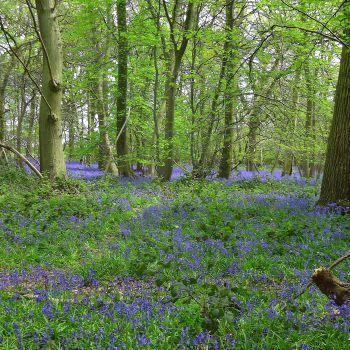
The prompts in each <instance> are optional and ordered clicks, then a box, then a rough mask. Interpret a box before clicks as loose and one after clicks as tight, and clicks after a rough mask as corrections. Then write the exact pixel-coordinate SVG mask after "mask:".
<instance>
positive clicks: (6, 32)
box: [0, 16, 52, 113]
mask: <svg viewBox="0 0 350 350" xmlns="http://www.w3.org/2000/svg"><path fill="white" fill-rule="evenodd" d="M0 29H1V30H2V32H3V33H4V36H5V40H6V42H7V45H8V46H9V49H10V51H11V52H12V54H13V55H14V56H15V57H16V58H17V60H18V61H19V62H20V64H21V65H22V66H23V68H24V70H25V71H26V72H27V74H28V77H29V79H30V80H31V81H32V83H33V84H34V85H35V87H36V88H37V90H38V92H39V94H40V96H41V97H42V98H43V100H44V102H45V103H46V105H47V107H48V108H49V110H50V113H52V108H51V105H50V103H49V101H48V100H47V98H46V97H45V95H44V93H43V92H42V91H41V88H40V86H39V84H38V83H37V82H36V81H35V79H34V78H33V76H32V73H30V71H29V69H28V67H27V66H26V64H25V63H24V62H23V60H22V59H21V57H20V56H19V55H18V53H17V51H16V50H15V49H14V48H13V47H12V45H11V43H10V40H9V38H10V39H11V40H12V41H13V42H14V44H15V46H16V48H17V47H18V46H17V43H16V41H15V40H14V39H13V37H12V36H11V34H10V33H9V32H8V31H7V30H6V29H5V26H4V23H3V21H2V18H1V16H0Z"/></svg>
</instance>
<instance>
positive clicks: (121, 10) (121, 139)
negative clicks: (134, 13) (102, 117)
mask: <svg viewBox="0 0 350 350" xmlns="http://www.w3.org/2000/svg"><path fill="white" fill-rule="evenodd" d="M117 15H118V96H117V130H118V133H117V153H118V158H119V159H118V170H119V174H120V175H124V176H129V175H130V165H129V162H128V160H127V159H126V157H127V155H128V141H127V126H126V124H127V94H128V38H127V23H126V0H117Z"/></svg>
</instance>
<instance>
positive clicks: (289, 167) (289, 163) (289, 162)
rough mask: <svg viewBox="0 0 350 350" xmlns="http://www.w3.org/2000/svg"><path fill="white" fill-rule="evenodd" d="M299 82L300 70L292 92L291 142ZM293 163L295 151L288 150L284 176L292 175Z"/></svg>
mask: <svg viewBox="0 0 350 350" xmlns="http://www.w3.org/2000/svg"><path fill="white" fill-rule="evenodd" d="M299 81H300V70H299V69H298V70H297V71H296V74H295V78H294V82H293V90H292V106H293V111H292V131H291V140H289V141H292V142H293V141H294V136H295V130H296V127H297V122H298V104H299ZM291 146H292V144H290V143H288V145H287V147H291ZM293 163H294V154H293V151H292V150H290V149H288V150H287V152H286V155H285V160H284V165H283V171H282V176H286V175H292V173H293Z"/></svg>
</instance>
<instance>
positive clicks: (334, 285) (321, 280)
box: [282, 250, 350, 310]
mask: <svg viewBox="0 0 350 350" xmlns="http://www.w3.org/2000/svg"><path fill="white" fill-rule="evenodd" d="M348 258H350V250H349V251H348V252H347V253H346V254H344V255H343V256H341V257H340V258H339V259H337V260H335V261H334V262H333V263H332V264H331V265H330V266H329V267H328V269H327V268H324V267H320V268H318V269H316V270H315V271H314V273H313V274H312V276H311V279H310V281H309V283H308V284H307V285H306V286H305V287H304V288H303V289H302V290H301V291H300V293H299V294H297V295H296V296H295V297H294V298H292V300H296V299H298V298H299V297H301V296H302V295H303V294H304V293H305V292H306V291H307V290H308V289H309V288H310V287H311V286H312V285H313V284H314V283H315V284H316V286H317V287H318V288H319V290H320V291H321V292H322V293H323V294H325V295H327V296H328V297H330V298H331V297H333V298H335V302H336V303H337V304H338V305H341V304H343V303H344V302H345V301H346V300H349V299H350V283H345V282H342V281H340V280H339V279H337V278H336V277H334V276H333V275H332V274H331V272H330V271H331V270H333V269H334V268H335V267H336V266H338V265H339V264H340V263H342V262H343V261H344V260H346V259H348ZM286 307H287V304H285V305H284V307H283V308H282V310H285V309H286Z"/></svg>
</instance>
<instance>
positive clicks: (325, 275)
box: [312, 267, 350, 305]
mask: <svg viewBox="0 0 350 350" xmlns="http://www.w3.org/2000/svg"><path fill="white" fill-rule="evenodd" d="M312 281H313V283H315V284H316V286H317V287H318V289H319V290H320V291H321V292H322V293H323V294H324V295H326V296H327V297H328V298H330V299H333V300H334V301H335V303H336V304H337V305H343V304H344V303H345V302H346V301H347V300H349V299H350V283H345V282H342V281H341V280H339V279H338V278H336V277H334V276H333V275H332V274H331V272H330V271H329V270H327V269H326V268H324V267H321V268H319V269H317V270H315V272H314V273H313V275H312Z"/></svg>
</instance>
